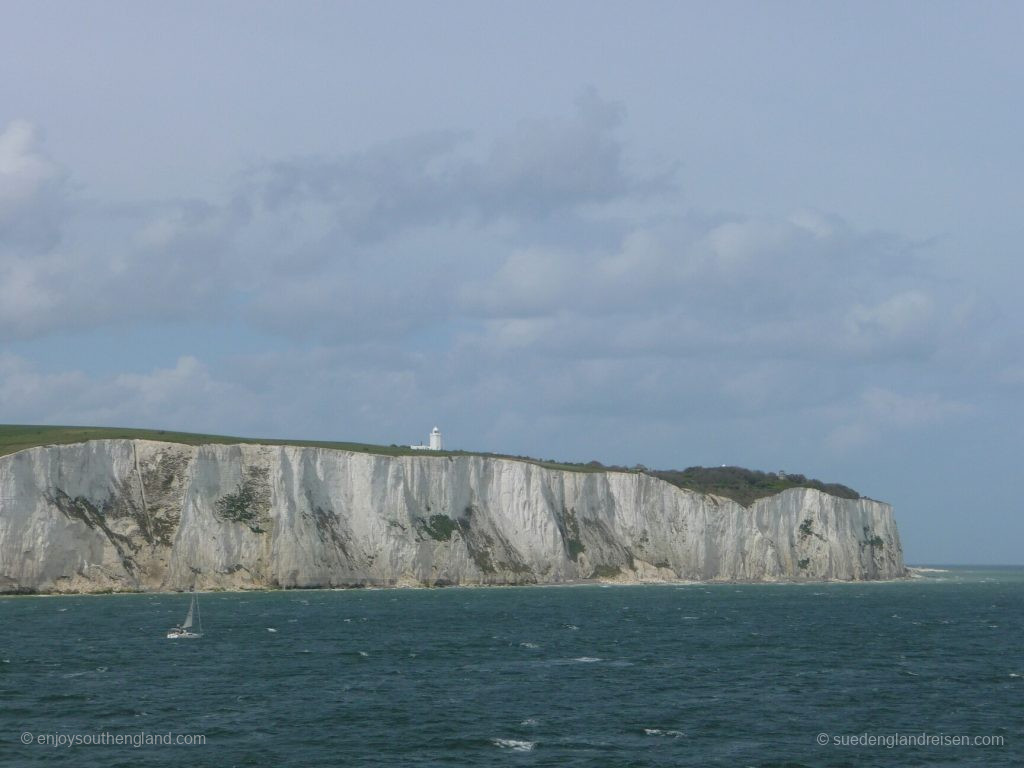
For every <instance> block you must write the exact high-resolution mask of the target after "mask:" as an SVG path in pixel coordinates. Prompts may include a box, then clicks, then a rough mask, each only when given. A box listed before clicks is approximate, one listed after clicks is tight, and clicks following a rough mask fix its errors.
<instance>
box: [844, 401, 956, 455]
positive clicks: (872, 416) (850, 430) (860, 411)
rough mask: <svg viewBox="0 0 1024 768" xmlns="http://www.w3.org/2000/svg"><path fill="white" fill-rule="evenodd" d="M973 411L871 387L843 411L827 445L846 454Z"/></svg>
mask: <svg viewBox="0 0 1024 768" xmlns="http://www.w3.org/2000/svg"><path fill="white" fill-rule="evenodd" d="M973 410H974V408H973V407H972V406H971V405H970V404H968V403H964V402H959V401H956V400H951V399H948V398H945V397H942V396H941V395H938V394H936V393H934V392H928V393H917V394H913V395H904V394H900V393H898V392H894V391H892V390H889V389H886V388H883V387H870V388H868V389H867V390H865V391H864V392H862V393H861V395H860V398H859V400H858V401H857V402H855V403H852V404H850V405H848V406H846V407H844V408H842V409H840V411H841V413H840V414H839V420H840V421H841V423H840V424H838V425H836V426H835V427H834V428H833V429H832V430H831V431H830V432H829V434H828V436H827V438H826V444H827V445H828V446H829V447H830V448H831V449H832V450H834V451H836V452H839V453H846V452H849V451H851V450H855V449H858V448H862V447H864V446H867V445H869V444H871V443H872V442H874V441H877V440H879V439H881V438H882V437H883V436H884V435H886V434H887V433H891V432H900V431H908V430H915V429H919V428H921V427H927V426H931V425H934V424H941V423H943V422H945V421H947V420H949V419H952V418H956V417H960V416H965V415H968V414H970V413H971V412H972V411H973Z"/></svg>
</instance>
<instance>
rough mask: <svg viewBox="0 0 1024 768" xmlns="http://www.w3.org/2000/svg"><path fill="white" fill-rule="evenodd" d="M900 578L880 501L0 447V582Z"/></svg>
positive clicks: (109, 585)
mask: <svg viewBox="0 0 1024 768" xmlns="http://www.w3.org/2000/svg"><path fill="white" fill-rule="evenodd" d="M905 573H906V570H905V567H904V564H903V552H902V547H901V545H900V539H899V534H898V532H897V530H896V524H895V522H894V520H893V516H892V508H891V507H890V506H889V505H888V504H883V503H881V502H877V501H871V500H868V499H844V498H838V497H836V496H831V495H828V494H826V493H823V492H821V491H817V490H812V489H809V488H794V489H790V490H786V491H783V492H782V493H779V494H777V495H775V496H770V497H767V498H762V499H758V500H757V501H755V502H754V503H753V504H752V505H751V506H749V507H743V506H741V505H740V504H737V503H736V502H734V501H731V500H729V499H726V498H722V497H719V496H714V495H706V494H699V493H694V492H692V491H687V490H684V489H680V488H677V487H675V486H673V485H671V484H669V483H667V482H664V481H662V480H659V479H657V478H655V477H651V476H649V475H646V474H636V473H627V472H591V473H582V472H571V471H563V470H554V469H547V468H543V467H540V466H537V465H535V464H530V463H527V462H521V461H514V460H507V459H496V458H491V457H483V456H442V457H437V456H380V455H374V454H368V453H354V452H348V451H341V450H330V449H324V448H313V447H297V446H281V445H274V446H267V445H199V446H191V445H181V444H176V443H163V442H154V441H149V440H95V441H90V442H86V443H77V444H69V445H51V446H42V447H37V448H31V449H28V450H23V451H20V452H18V453H14V454H11V455H8V456H3V457H0V593H2V592H7V593H12V592H96V591H106V590H178V589H190V588H196V589H201V590H202V589H247V588H256V589H258V588H267V587H271V588H275V587H287V588H291V587H335V586H339V587H340V586H360V585H363V586H377V585H379V586H390V585H396V586H397V585H424V586H434V585H449V584H541V583H544V584H549V583H563V582H573V581H579V580H584V579H592V578H599V579H614V580H622V581H668V580H695V581H696V580H699V581H714V580H736V581H788V580H808V581H823V580H834V579H838V580H860V579H890V578H899V577H902V576H904V575H905Z"/></svg>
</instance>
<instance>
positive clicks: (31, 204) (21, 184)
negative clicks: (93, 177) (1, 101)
mask: <svg viewBox="0 0 1024 768" xmlns="http://www.w3.org/2000/svg"><path fill="white" fill-rule="evenodd" d="M65 194H66V190H65V175H64V173H63V171H62V170H61V169H60V168H59V167H58V166H57V165H56V164H55V163H54V162H53V161H52V160H50V158H49V157H48V156H47V155H46V153H45V152H44V151H43V148H42V139H41V136H40V134H39V130H38V129H37V128H36V126H35V125H33V124H32V123H30V122H28V121H26V120H15V121H13V122H11V123H10V124H8V125H7V127H6V128H5V129H4V130H3V131H2V132H0V248H4V247H10V246H18V247H22V248H27V249H29V250H31V251H33V252H38V251H42V250H46V249H48V248H51V247H53V246H54V245H55V244H56V243H57V241H58V239H59V237H60V226H59V224H60V215H61V212H62V208H63V198H64V195H65Z"/></svg>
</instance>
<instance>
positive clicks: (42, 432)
mask: <svg viewBox="0 0 1024 768" xmlns="http://www.w3.org/2000/svg"><path fill="white" fill-rule="evenodd" d="M119 439H120V440H157V441H162V442H167V443H181V444H184V445H206V444H224V445H232V444H239V443H242V444H251V445H252V444H255V445H294V446H299V447H311V448H329V449H334V450H341V451H354V452H356V453H372V454H379V455H382V456H433V457H446V456H484V457H488V458H494V459H511V460H514V461H523V462H526V463H529V464H534V465H536V466H539V467H543V468H545V469H556V470H564V471H567V472H630V473H645V474H648V475H651V476H652V477H657V478H659V479H660V480H664V481H665V482H668V483H671V484H672V485H675V486H677V487H679V488H685V489H687V490H691V491H696V492H698V493H713V494H715V495H717V496H724V497H726V498H729V499H732V500H733V501H736V502H739V503H740V504H742V505H743V506H749V505H750V504H752V503H753V502H754V501H756V500H757V499H760V498H764V497H766V496H773V495H775V494H776V493H780V492H782V491H785V490H786V489H788V488H814V489H817V490H819V491H823V492H824V493H828V494H831V495H833V496H838V497H839V498H842V499H859V498H861V495H860V494H859V493H857V491H855V490H853V489H852V488H848V487H847V486H845V485H840V484H839V483H823V482H821V481H820V480H811V479H808V478H806V477H804V476H803V475H798V474H784V473H773V472H759V471H757V470H754V469H744V468H742V467H689V468H687V469H683V470H673V469H670V470H659V469H647V468H646V467H644V466H641V465H636V466H633V467H621V466H614V465H613V466H606V465H604V464H601V463H600V462H597V461H591V462H588V463H586V464H584V463H572V462H569V463H566V462H559V461H555V460H554V459H535V458H531V457H529V456H510V455H506V454H500V453H482V452H478V451H415V450H413V449H412V448H410V447H408V446H404V445H372V444H369V443H340V442H326V441H317V440H266V439H260V438H248V437H230V436H225V435H204V434H195V433H191V432H166V431H164V430H154V429H121V428H116V427H52V426H25V425H0V456H3V455H5V454H9V453H14V452H16V451H21V450H25V449H26V448H34V447H36V446H40V445H53V444H67V443H82V442H86V441H87V440H119ZM252 501H253V500H252V499H250V498H248V493H247V491H246V489H245V488H244V487H242V486H240V487H239V489H238V491H237V494H236V495H235V497H233V498H230V499H225V500H224V503H223V505H222V508H221V509H220V510H219V511H220V512H221V513H222V515H223V516H224V517H225V518H227V519H233V520H237V521H238V522H245V523H247V524H255V525H256V528H258V527H259V525H258V523H254V521H253V520H252V519H251V517H253V515H251V514H250V506H251V503H252ZM567 524H568V525H569V526H570V528H571V525H572V521H571V519H570V520H567ZM250 527H252V525H250ZM427 527H428V529H429V530H428V534H429V535H431V537H432V538H436V539H439V540H444V539H445V538H446V535H445V534H446V533H447V536H450V535H451V530H450V529H449V528H448V527H447V526H446V525H444V524H443V523H441V524H440V525H435V524H434V523H433V522H431V523H428V526H427ZM254 530H255V528H254ZM570 533H571V530H570ZM570 538H571V537H570ZM578 550H579V551H575V550H574V551H572V552H570V556H571V557H573V558H574V559H575V558H576V557H577V556H578V555H579V554H580V552H581V551H582V546H580V547H579V548H578Z"/></svg>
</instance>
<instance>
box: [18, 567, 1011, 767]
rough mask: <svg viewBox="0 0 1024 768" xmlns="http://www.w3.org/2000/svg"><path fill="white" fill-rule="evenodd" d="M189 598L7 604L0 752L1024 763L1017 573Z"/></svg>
mask: <svg viewBox="0 0 1024 768" xmlns="http://www.w3.org/2000/svg"><path fill="white" fill-rule="evenodd" d="M200 600H201V607H202V613H203V620H204V625H205V627H204V628H205V631H206V635H205V637H204V638H202V639H201V640H194V641H180V640H179V641H171V640H167V639H165V637H164V634H165V631H166V628H167V627H168V626H171V625H173V624H175V623H177V622H178V621H179V620H180V619H181V618H182V617H183V616H184V613H185V610H186V609H187V603H188V597H187V596H186V595H110V596H91V597H85V596H83V597H31V598H30V597H17V598H3V599H0V765H5V766H6V765H13V766H21V765H25V766H31V765H50V764H55V765H74V766H102V767H103V768H108V767H109V766H156V765H168V764H172V763H177V764H185V763H187V764H190V765H209V766H233V765H234V766H291V765H296V766H321V765H339V766H503V765H511V766H730V767H731V766H800V765H803V766H814V767H815V768H817V767H818V766H864V765H878V766H925V765H927V766H954V765H955V766H965V765H978V766H981V765H984V766H1020V765H1024V648H1022V644H1024V569H1002V570H1000V569H988V570H968V569H955V570H951V571H948V572H945V573H931V574H928V576H927V577H926V578H924V579H919V580H915V581H911V582H903V583H882V584H831V585H749V586H745V585H744V586H736V585H713V586H709V585H687V586H678V585H672V586H643V587H637V586H634V587H599V586H586V587H564V588H558V587H549V588H501V589H446V590H413V591H402V590H381V591H362V590H350V591H335V592H331V591H303V592H276V593H251V594H236V593H232V594H208V595H202V596H201V598H200ZM271 629H273V630H276V631H274V632H272V631H270V630H271ZM23 733H28V734H30V735H31V736H33V737H38V736H40V735H43V736H44V738H45V734H51V735H52V734H79V735H81V736H82V737H83V738H85V737H86V736H88V737H90V738H103V736H102V734H104V733H106V734H110V735H111V736H117V735H121V736H129V737H136V736H138V737H141V735H142V734H160V735H163V734H167V733H171V734H172V735H174V736H177V735H179V734H180V735H184V734H202V735H203V736H205V739H206V744H205V745H201V746H140V747H133V746H130V745H92V744H83V745H77V746H72V747H67V746H58V747H55V746H49V745H47V744H39V743H32V744H29V745H27V746H25V745H22V744H20V743H19V741H20V739H21V737H22V734H23ZM821 733H824V734H828V739H829V743H827V744H826V745H825V746H820V745H819V744H818V743H817V739H818V735H819V734H821ZM922 733H924V734H929V735H931V736H932V737H937V738H939V739H942V738H947V743H946V745H939V746H916V745H909V746H899V745H897V746H894V747H891V748H890V747H887V746H884V745H875V746H871V745H859V746H858V745H849V746H844V745H837V744H835V743H834V742H832V741H831V739H832V737H834V736H835V737H861V738H863V736H864V735H865V734H866V735H868V736H874V737H877V738H882V739H885V738H889V739H895V738H898V737H897V736H896V735H897V734H904V735H912V736H915V737H919V736H920V735H921V734H922ZM962 735H963V736H968V737H971V738H973V737H992V736H995V737H1001V738H1002V739H1003V744H1002V745H1001V746H998V745H997V746H975V745H969V746H954V745H950V744H949V743H948V737H951V736H957V737H959V736H962Z"/></svg>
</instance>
